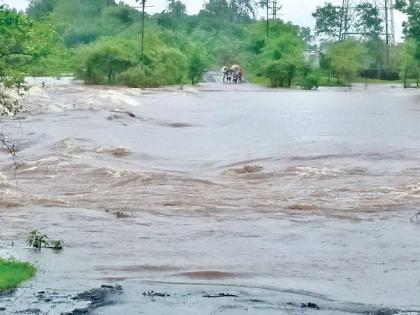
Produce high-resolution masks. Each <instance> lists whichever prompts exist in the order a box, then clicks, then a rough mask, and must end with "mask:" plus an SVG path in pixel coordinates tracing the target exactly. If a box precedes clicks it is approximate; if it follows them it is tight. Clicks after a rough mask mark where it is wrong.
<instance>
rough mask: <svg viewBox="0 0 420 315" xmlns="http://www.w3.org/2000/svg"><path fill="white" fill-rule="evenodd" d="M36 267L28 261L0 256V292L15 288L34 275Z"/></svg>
mask: <svg viewBox="0 0 420 315" xmlns="http://www.w3.org/2000/svg"><path fill="white" fill-rule="evenodd" d="M35 272H36V269H35V267H34V266H32V265H31V264H29V263H26V262H20V261H17V260H15V259H2V258H0V292H1V291H3V290H7V289H13V288H16V287H17V286H18V285H19V284H21V283H22V282H24V281H26V280H29V279H30V278H32V277H33V276H34V275H35Z"/></svg>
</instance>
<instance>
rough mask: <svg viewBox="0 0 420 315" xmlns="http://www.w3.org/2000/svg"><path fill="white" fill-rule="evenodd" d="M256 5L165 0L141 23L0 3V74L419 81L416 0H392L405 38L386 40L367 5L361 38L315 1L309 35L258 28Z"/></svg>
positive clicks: (313, 83)
mask: <svg viewBox="0 0 420 315" xmlns="http://www.w3.org/2000/svg"><path fill="white" fill-rule="evenodd" d="M146 2H147V1H146ZM260 7H261V4H258V2H257V1H251V0H209V1H206V3H205V4H204V5H203V8H202V10H201V11H200V12H199V13H198V14H197V15H187V13H186V6H185V4H184V3H183V2H182V1H179V0H176V1H175V0H173V1H169V4H168V8H167V10H165V11H163V12H161V13H158V14H154V15H148V14H147V13H146V16H145V23H144V24H145V27H144V29H142V14H141V12H139V11H138V10H137V9H135V8H133V7H131V6H128V5H126V4H124V3H122V2H120V3H117V2H116V1H114V0H95V1H83V0H74V1H66V0H31V1H30V4H29V7H28V9H27V11H26V14H23V13H18V12H16V11H13V10H11V9H9V8H7V7H5V6H2V7H1V8H0V20H1V23H0V28H1V30H0V31H1V37H2V42H3V43H6V44H5V45H2V46H1V48H0V81H1V82H2V83H4V85H5V86H15V87H20V84H21V83H22V78H23V76H24V75H28V74H29V75H35V76H41V75H48V76H50V75H57V76H58V75H63V74H74V75H76V76H77V77H79V78H80V79H82V80H84V81H85V82H86V83H87V84H112V85H126V86H130V87H149V86H150V87H152V86H159V85H173V84H186V83H192V84H195V83H197V82H199V81H200V80H201V78H202V75H203V73H204V72H205V71H206V70H207V69H217V70H218V69H220V68H221V66H223V65H232V64H240V65H242V67H243V68H244V69H245V74H246V76H247V78H248V79H251V80H253V81H256V82H267V83H269V84H270V85H271V86H273V87H290V86H301V87H303V88H305V89H312V88H314V87H317V86H318V85H324V84H325V85H350V84H351V83H352V82H354V81H355V80H357V79H358V78H360V77H361V76H362V77H364V78H366V80H368V79H375V80H402V81H403V83H404V86H406V87H409V86H410V85H412V84H416V85H418V84H419V77H420V48H419V47H420V44H419V42H420V33H419V29H420V26H419V25H420V22H419V14H418V12H419V10H420V8H419V4H418V1H416V0H405V1H404V0H399V1H397V4H396V7H397V9H399V10H400V11H402V12H404V13H405V14H407V16H408V21H407V22H406V23H405V24H404V34H405V37H406V38H405V42H404V43H401V44H398V45H397V46H395V47H389V46H388V45H387V44H386V43H385V40H384V39H383V37H381V28H380V25H381V23H382V21H381V18H380V15H379V14H378V12H377V9H376V8H375V7H373V6H372V5H361V6H360V7H358V14H359V15H358V16H359V19H360V21H359V22H358V23H359V24H360V31H361V32H364V33H363V34H364V35H363V36H360V37H353V38H348V39H345V40H343V39H342V38H340V36H339V32H340V27H339V20H340V17H341V16H342V12H341V11H340V7H339V6H334V5H332V4H331V3H325V5H324V6H321V7H319V8H318V9H317V10H316V12H314V13H313V16H314V18H315V19H316V27H315V30H314V33H313V34H312V33H311V30H310V29H309V28H305V27H300V26H298V25H293V24H292V23H290V22H289V23H285V22H283V21H281V20H278V19H276V20H270V23H269V27H268V29H267V24H266V21H264V20H263V19H262V20H259V19H258V18H257V14H256V12H257V11H258V10H259V9H260ZM143 31H144V40H142V38H141V34H142V33H143ZM142 43H143V45H142ZM2 102H3V105H4V103H8V104H10V101H9V102H4V101H2ZM4 107H5V106H3V108H2V110H3V111H4ZM12 107H13V106H9V109H8V110H11V108H12ZM13 108H14V107H13Z"/></svg>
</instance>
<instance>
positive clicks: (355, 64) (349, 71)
mask: <svg viewBox="0 0 420 315" xmlns="http://www.w3.org/2000/svg"><path fill="white" fill-rule="evenodd" d="M363 56H364V50H363V46H362V45H361V43H360V42H358V41H356V40H353V39H349V40H345V41H342V42H337V43H333V44H331V45H330V46H329V47H328V51H327V58H328V60H329V64H330V67H331V69H332V71H333V73H334V75H335V76H336V77H337V81H338V83H339V84H340V83H341V84H345V85H347V86H351V83H352V82H353V80H354V79H355V78H356V77H357V76H358V75H359V74H360V71H361V70H362V68H363Z"/></svg>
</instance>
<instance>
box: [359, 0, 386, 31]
mask: <svg viewBox="0 0 420 315" xmlns="http://www.w3.org/2000/svg"><path fill="white" fill-rule="evenodd" d="M355 14H356V17H355V21H354V22H353V24H354V25H355V26H356V31H357V33H360V34H361V37H362V39H372V38H378V37H379V36H380V34H381V32H382V29H383V27H382V23H383V20H382V18H381V15H380V12H379V9H378V8H377V7H376V6H374V5H373V4H372V3H369V2H363V3H360V4H359V5H357V7H356V13H355Z"/></svg>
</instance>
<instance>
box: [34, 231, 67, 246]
mask: <svg viewBox="0 0 420 315" xmlns="http://www.w3.org/2000/svg"><path fill="white" fill-rule="evenodd" d="M26 244H28V246H30V247H32V248H36V249H41V248H43V247H44V248H52V249H63V241H60V240H51V241H50V240H48V236H47V235H46V234H42V233H41V232H40V231H38V230H33V231H31V233H29V236H28V238H27V239H26Z"/></svg>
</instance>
